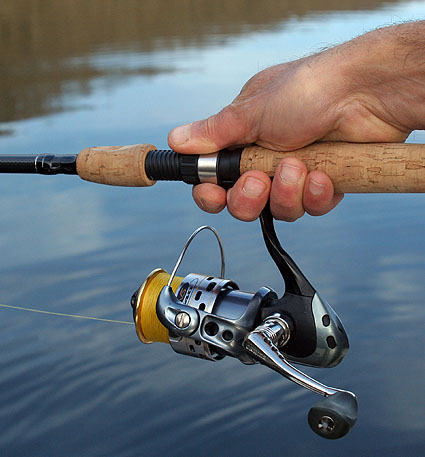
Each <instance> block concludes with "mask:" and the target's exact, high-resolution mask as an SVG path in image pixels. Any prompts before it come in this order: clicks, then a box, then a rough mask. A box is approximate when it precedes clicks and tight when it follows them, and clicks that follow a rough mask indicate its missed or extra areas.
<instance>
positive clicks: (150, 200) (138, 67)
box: [0, 1, 425, 457]
mask: <svg viewBox="0 0 425 457" xmlns="http://www.w3.org/2000/svg"><path fill="white" fill-rule="evenodd" d="M64 3H66V2H64ZM77 3H78V2H77ZM180 3H182V2H180ZM201 3H202V2H201ZM265 3H267V1H266V2H265ZM299 3H302V2H299ZM310 3H312V2H310ZM328 3H331V2H328ZM364 3H365V2H364ZM366 3H367V2H366ZM374 3H375V5H373V6H372V7H371V8H370V9H368V8H366V7H365V8H364V9H356V11H351V10H350V8H347V10H346V11H332V7H328V8H326V9H325V10H322V8H317V9H311V11H309V10H308V4H307V5H306V9H307V11H306V12H304V13H303V14H297V13H296V10H295V12H294V13H291V10H290V6H291V5H290V2H288V9H289V13H288V15H287V17H285V18H283V19H279V17H277V18H275V19H270V20H269V21H265V22H264V23H263V24H261V23H260V24H259V23H258V22H255V24H254V22H253V23H251V22H249V20H246V22H245V23H242V25H241V24H240V23H238V28H237V30H236V28H235V30H233V28H232V21H229V22H228V23H226V24H224V25H223V24H221V23H220V22H219V21H218V22H217V21H216V22H214V23H212V24H211V26H210V27H209V28H208V27H207V28H206V29H204V34H203V35H202V38H200V37H199V36H197V35H194V36H193V39H190V36H189V38H187V37H186V39H184V40H182V39H180V37H179V35H178V33H177V32H176V35H175V36H173V33H172V29H171V32H170V33H169V34H168V35H167V36H166V37H162V36H161V34H160V33H158V35H157V36H155V37H154V38H153V39H152V40H151V41H150V42H149V46H146V47H145V48H146V49H145V48H144V47H143V43H131V42H126V43H122V42H119V41H113V40H112V39H111V41H110V42H106V43H103V44H102V46H98V45H93V47H92V48H91V49H90V52H89V53H85V54H84V55H75V56H71V57H68V58H67V60H66V61H63V60H62V61H61V65H62V66H63V65H65V66H69V67H70V68H73V69H75V72H76V74H79V73H81V72H83V70H84V69H86V68H89V69H90V71H91V72H92V73H93V75H92V76H90V77H89V78H88V79H87V80H86V81H85V82H84V84H82V83H80V82H79V81H78V80H77V78H76V79H75V80H73V79H72V78H68V79H66V80H63V81H62V82H61V85H60V90H58V91H57V93H53V94H51V96H50V98H49V99H48V100H47V101H46V105H45V106H47V109H46V112H42V111H40V112H35V114H31V115H28V116H24V115H22V116H16V117H15V118H13V119H3V120H2V121H3V122H2V123H0V131H3V133H4V134H3V135H1V136H0V153H9V154H20V153H37V152H52V153H76V152H78V151H79V150H81V149H83V148H84V147H87V146H90V145H100V144H134V143H140V142H147V143H153V144H154V145H156V146H157V147H158V148H165V147H166V146H167V145H166V135H167V133H168V131H169V130H170V129H171V128H172V127H174V126H176V125H179V124H182V123H185V122H189V121H192V120H196V119H200V118H203V117H206V116H208V115H210V114H212V113H214V112H216V111H218V110H219V109H220V108H222V107H223V106H224V105H226V104H227V103H229V102H230V101H231V100H232V99H233V98H234V97H235V96H236V94H237V93H238V92H239V90H240V88H241V87H242V85H243V84H244V82H245V81H246V80H247V79H248V78H249V77H250V76H252V75H253V74H254V73H256V72H257V71H258V70H261V69H263V68H265V67H267V66H269V65H272V64H276V63H279V62H282V61H285V60H291V59H294V58H297V57H300V56H303V55H306V54H308V53H311V52H314V51H316V50H319V49H321V48H322V47H324V46H328V45H331V44H333V43H338V42H342V41H344V40H347V39H350V38H352V37H354V36H356V35H358V34H361V33H363V32H365V31H367V30H370V29H372V28H374V27H377V26H379V25H385V24H388V23H392V22H398V21H402V20H411V19H420V18H424V16H425V5H424V3H423V2H419V1H416V2H414V1H412V2H409V1H407V2H392V3H388V4H387V3H382V2H381V3H380V2H374ZM7 4H9V6H10V7H11V8H12V6H11V5H12V4H13V2H6V3H5V5H7ZM108 4H111V2H108ZM113 4H114V2H112V5H113ZM248 4H251V2H247V5H248ZM376 4H377V5H376ZM115 7H116V8H119V6H118V2H116V3H115ZM3 8H5V9H4V10H2V7H0V19H2V18H6V19H7V18H8V17H9V16H8V10H7V7H5V6H3ZM33 13H34V11H32V12H31V11H28V15H29V19H30V15H31V14H33ZM142 13H143V9H142V10H141V14H142ZM23 14H24V13H23ZM167 14H171V13H170V12H168V11H167V9H166V8H165V7H164V10H163V12H162V15H161V16H160V17H154V18H153V19H152V30H155V29H156V27H158V28H159V27H160V22H161V20H162V19H163V18H164V17H166V18H167V20H168V22H170V23H173V21H172V18H170V17H167ZM155 21H157V22H155ZM193 23H194V24H195V26H196V14H195V12H194V17H193ZM3 24H4V22H3ZM44 26H46V27H48V26H50V24H49V23H47V21H46V24H44ZM176 28H177V26H176ZM71 39H74V40H78V35H77V34H76V36H74V37H69V40H71ZM27 52H28V56H29V57H30V56H31V50H28V51H27ZM9 70H10V68H9ZM10 71H11V70H10ZM20 71H21V72H22V71H24V70H23V69H22V67H20ZM25 71H27V72H28V74H31V59H29V62H28V67H27V68H26V70H25ZM20 76H21V75H20ZM27 76H28V75H27ZM4 94H5V96H6V97H7V93H4ZM409 141H411V142H423V143H425V135H424V132H414V133H413V134H412V135H411V137H410V138H409ZM203 224H211V225H213V226H214V227H216V228H217V230H218V231H219V232H220V234H221V236H222V239H223V243H224V247H225V251H226V258H227V277H229V278H232V279H233V280H235V281H236V282H237V283H238V284H239V286H240V287H241V288H242V289H245V290H249V291H255V290H257V289H258V288H259V287H261V286H263V285H268V286H270V287H273V288H275V289H276V290H278V291H282V289H283V287H282V284H281V280H280V278H279V275H278V273H277V271H276V269H275V267H274V265H273V264H272V262H271V260H270V259H269V257H268V255H267V253H266V250H265V248H264V246H263V242H262V239H261V233H260V228H259V224H258V223H257V222H254V223H243V222H239V221H236V220H235V219H233V218H232V217H231V216H230V215H229V214H227V213H226V212H223V213H222V214H219V215H207V214H205V213H203V212H201V211H200V210H199V209H198V208H197V207H196V205H195V204H194V203H193V202H192V200H191V189H190V186H186V185H184V184H181V183H158V184H157V185H156V186H154V187H152V188H146V189H133V188H129V189H127V188H113V187H106V186H101V185H96V184H92V183H87V182H84V181H82V180H80V179H78V177H67V176H56V177H41V176H22V175H19V176H18V175H15V176H11V175H8V176H6V175H4V176H1V178H0V303H4V304H8V305H17V306H26V307H31V308H38V309H43V310H48V311H54V312H61V313H72V314H83V315H87V316H96V317H102V318H108V319H119V320H124V321H129V320H131V317H132V316H131V309H130V305H129V299H130V296H131V294H132V293H133V291H134V290H135V289H136V288H137V287H138V286H139V285H140V283H141V282H142V281H143V280H144V278H145V277H146V275H147V274H148V273H149V272H150V271H151V270H153V269H154V268H157V267H162V268H165V269H168V270H171V268H172V267H173V264H174V262H175V260H176V258H177V256H178V254H179V252H180V250H181V248H182V245H183V244H184V242H185V240H186V239H187V237H188V236H189V234H190V233H191V232H192V231H193V230H194V229H195V228H196V227H198V226H199V225H203ZM424 226H425V199H424V197H423V195H347V196H346V197H345V199H344V201H343V203H342V204H341V205H340V206H339V207H338V208H337V209H336V210H335V211H333V212H332V213H330V214H329V215H327V216H324V217H321V218H313V217H310V216H305V217H304V218H302V219H301V220H299V221H297V222H296V223H293V224H287V223H282V222H281V223H278V224H277V231H278V234H279V236H280V238H281V241H282V244H283V245H284V247H285V248H286V249H287V250H288V251H289V252H290V253H291V255H292V256H293V257H294V258H295V259H296V261H297V262H298V263H299V265H300V266H301V267H302V268H303V270H304V271H305V273H306V275H307V276H308V278H310V280H311V282H312V283H313V284H314V285H315V286H316V287H317V289H318V290H319V291H320V293H321V294H322V295H323V296H324V297H326V299H327V301H329V303H331V304H332V305H333V306H334V308H335V310H336V311H337V312H338V313H339V315H340V317H341V318H342V320H343V322H344V324H345V326H346V329H347V332H348V333H349V337H350V343H351V348H350V351H349V353H348V355H347V357H346V358H345V360H344V361H343V363H342V364H341V365H340V366H338V367H336V368H334V369H330V370H308V372H309V374H311V375H313V376H316V377H317V378H318V379H319V380H320V381H322V382H324V383H326V384H329V385H332V386H336V387H340V388H345V389H349V390H352V391H354V392H355V393H356V394H357V395H358V398H359V406H360V412H359V419H358V423H357V425H356V426H355V428H354V429H353V431H352V432H351V433H350V434H349V435H348V436H347V437H346V438H344V439H342V440H339V441H336V442H329V441H325V440H323V439H321V438H319V437H317V436H315V435H314V434H313V433H312V432H311V431H310V429H309V427H308V424H307V420H306V415H307V412H308V410H309V408H310V407H311V406H312V405H313V404H314V403H315V402H316V401H317V400H318V399H319V397H317V396H316V395H314V394H312V393H309V392H307V391H304V390H303V389H301V388H299V387H297V386H295V385H294V384H292V383H290V382H288V381H286V380H284V379H283V378H281V377H280V376H279V375H277V374H276V373H274V372H271V371H270V370H268V369H266V368H264V367H261V366H255V367H252V366H243V365H242V364H240V363H239V362H237V361H236V360H232V359H230V358H227V359H225V360H223V361H221V362H219V363H208V362H204V361H200V360H197V359H192V358H189V357H183V356H180V355H177V354H175V353H174V352H173V351H172V350H171V349H170V347H168V346H167V345H164V344H153V345H143V344H141V343H140V342H139V340H138V339H137V336H136V333H135V331H134V327H132V326H130V325H120V324H108V323H102V322H94V321H83V320H77V319H75V320H74V319H70V318H61V317H55V316H46V315H39V314H32V313H29V312H24V311H17V310H7V309H0V455H1V456H7V457H9V456H10V457H18V456H116V457H118V456H149V457H150V456H159V455H162V456H163V455H167V456H187V455H191V454H194V455H202V456H234V457H236V456H269V455H285V456H313V455H317V456H321V455H327V456H381V455H382V456H423V455H424V454H425V413H424V411H425V396H424V391H425V389H424V379H425V354H424V347H425V336H424V335H425V333H424V324H425V308H424V305H425V302H424V296H425V236H424ZM190 271H196V272H200V273H205V274H214V273H218V271H219V257H218V252H217V249H216V245H215V241H214V240H213V239H210V238H209V237H208V235H206V234H202V235H201V236H200V239H199V241H197V242H195V243H194V246H193V248H192V250H191V251H190V253H189V255H188V258H187V260H185V262H184V264H183V266H182V273H184V272H186V273H189V272H190Z"/></svg>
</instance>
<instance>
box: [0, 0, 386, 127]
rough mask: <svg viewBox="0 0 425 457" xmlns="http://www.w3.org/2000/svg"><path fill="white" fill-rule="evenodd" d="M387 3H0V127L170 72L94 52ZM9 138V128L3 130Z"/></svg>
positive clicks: (211, 38) (203, 42) (199, 41)
mask: <svg viewBox="0 0 425 457" xmlns="http://www.w3.org/2000/svg"><path fill="white" fill-rule="evenodd" d="M388 3H391V2H389V1H388V0H386V1H381V0H362V1H359V0H321V1H317V0H309V1H306V0H304V1H298V0H285V1H281V0H267V1H266V2H258V1H255V0H250V1H247V0H232V1H231V2H229V1H226V0H215V1H214V2H202V5H200V3H199V1H197V0H191V1H186V0H162V1H160V2H158V1H157V0H144V1H143V2H140V1H136V0H133V1H124V2H122V1H118V0H90V1H89V2H87V1H84V0H68V1H66V2H45V1H43V0H24V1H19V2H16V1H13V0H3V1H2V2H1V4H0V30H1V36H0V55H1V63H0V65H1V68H2V71H1V72H0V90H1V92H2V97H1V100H2V103H1V105H0V122H8V121H14V120H19V119H25V118H28V117H34V116H40V115H45V114H48V113H51V112H58V111H60V110H61V109H64V108H66V101H65V100H64V99H63V98H64V95H65V94H69V93H71V94H72V93H73V92H77V93H79V94H82V95H84V94H87V93H88V92H90V81H91V80H93V79H95V78H98V77H100V76H105V75H107V76H108V78H109V79H110V82H111V83H113V82H114V81H115V82H116V83H118V82H119V81H122V78H123V77H125V76H126V75H134V74H136V75H137V74H145V75H155V74H157V73H158V72H162V71H172V70H173V68H172V67H167V65H166V64H165V65H164V64H162V65H160V66H159V67H158V66H156V65H151V64H149V62H145V63H144V64H141V65H140V66H136V67H135V68H134V67H133V68H132V67H131V62H130V66H129V67H128V68H123V67H122V66H121V67H120V68H117V67H115V68H114V67H113V66H112V67H111V66H104V67H98V66H96V65H93V62H92V61H91V59H90V57H91V56H92V55H93V54H98V53H100V54H102V53H106V54H113V53H115V52H117V53H123V52H124V53H125V52H134V53H152V52H156V51H158V50H161V49H164V48H165V49H169V48H175V47H179V46H184V47H186V46H196V47H199V46H208V45H211V44H213V43H215V42H221V40H225V39H226V37H229V36H234V35H240V34H247V33H249V32H252V31H258V30H260V31H261V30H265V29H272V28H273V27H276V26H278V25H280V24H282V22H283V21H285V20H287V19H291V18H293V17H298V16H305V15H307V14H311V13H312V12H322V11H345V10H364V9H369V8H371V9H372V8H377V7H379V6H381V5H382V4H388ZM2 132H3V134H5V132H6V130H3V131H2Z"/></svg>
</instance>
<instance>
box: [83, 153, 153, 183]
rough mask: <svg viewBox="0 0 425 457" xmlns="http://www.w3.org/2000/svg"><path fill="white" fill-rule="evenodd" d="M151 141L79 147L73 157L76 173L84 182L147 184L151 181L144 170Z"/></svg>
mask: <svg viewBox="0 0 425 457" xmlns="http://www.w3.org/2000/svg"><path fill="white" fill-rule="evenodd" d="M155 149H156V147H155V146H153V145H152V144H134V145H131V146H97V147H93V148H86V149H83V150H82V151H81V152H80V153H79V154H78V158H77V173H78V174H79V176H80V178H82V179H85V180H86V181H91V182H97V183H99V184H108V185H110V186H131V187H147V186H152V185H153V184H155V181H152V180H151V179H149V178H148V176H147V175H146V172H145V160H146V155H147V153H148V152H149V151H152V150H155Z"/></svg>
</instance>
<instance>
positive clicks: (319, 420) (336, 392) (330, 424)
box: [243, 315, 358, 440]
mask: <svg viewBox="0 0 425 457" xmlns="http://www.w3.org/2000/svg"><path fill="white" fill-rule="evenodd" d="M289 339H290V328H289V325H288V324H287V323H286V321H285V320H284V319H283V318H282V317H281V316H279V315H275V316H270V317H269V318H268V319H266V320H265V321H264V322H263V323H262V324H261V325H260V326H258V327H257V328H256V329H254V330H253V331H251V332H250V333H249V334H248V335H247V336H246V337H245V339H244V342H243V346H244V348H245V349H246V350H247V352H248V353H249V354H250V355H251V357H252V358H253V359H254V360H256V361H257V362H259V363H262V364H263V365H265V366H267V367H269V368H271V369H272V370H274V371H276V372H277V373H279V374H280V375H282V376H283V377H285V378H287V379H289V380H290V381H292V382H294V383H296V384H298V385H300V386H301V387H304V388H306V389H308V390H311V391H312V392H315V393H317V394H319V395H323V396H324V397H325V398H324V399H323V400H321V401H319V402H318V403H317V404H316V405H315V406H313V407H312V408H311V409H310V411H309V413H308V423H309V425H310V427H311V429H312V430H313V431H314V432H315V433H317V434H318V435H319V436H321V437H322V438H327V439H332V440H333V439H338V438H342V437H343V436H345V435H346V434H347V433H348V432H349V431H350V430H351V429H352V427H353V426H354V424H355V423H356V420H357V409H358V408H357V398H356V396H355V395H354V394H353V393H352V392H349V391H346V390H340V389H336V388H334V387H329V386H326V385H324V384H322V383H320V382H319V381H316V380H315V379H313V378H311V377H310V376H307V375H306V374H305V373H303V372H302V371H300V370H298V369H296V368H295V367H293V366H292V365H291V364H290V363H288V362H287V360H286V359H285V356H284V354H283V353H282V352H281V351H280V348H282V347H284V346H285V344H286V343H287V342H288V341H289Z"/></svg>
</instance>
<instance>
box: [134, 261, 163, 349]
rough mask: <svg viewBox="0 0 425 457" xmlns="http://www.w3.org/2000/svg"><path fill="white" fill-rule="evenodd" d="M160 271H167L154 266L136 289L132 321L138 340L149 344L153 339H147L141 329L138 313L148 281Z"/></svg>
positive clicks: (140, 309) (139, 313) (140, 310)
mask: <svg viewBox="0 0 425 457" xmlns="http://www.w3.org/2000/svg"><path fill="white" fill-rule="evenodd" d="M160 273H166V274H168V272H167V271H165V270H164V269H163V268H155V270H153V271H151V272H150V273H149V275H148V276H147V277H146V279H145V280H144V282H143V284H142V285H141V286H140V287H139V290H138V291H137V301H136V312H135V318H134V323H135V326H136V333H137V336H138V337H139V340H140V341H141V342H142V343H145V344H151V343H153V341H150V340H148V339H147V338H146V337H145V335H144V334H143V331H142V325H141V322H140V315H141V313H142V298H143V295H144V292H145V291H146V289H147V287H148V285H149V283H150V282H151V281H152V279H153V278H155V276H157V275H158V274H160Z"/></svg>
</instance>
